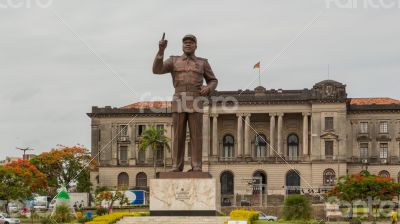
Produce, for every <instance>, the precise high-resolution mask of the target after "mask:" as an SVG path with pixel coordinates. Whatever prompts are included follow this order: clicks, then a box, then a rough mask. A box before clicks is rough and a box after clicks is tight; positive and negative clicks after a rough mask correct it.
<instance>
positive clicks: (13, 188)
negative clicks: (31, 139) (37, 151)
mask: <svg viewBox="0 0 400 224" xmlns="http://www.w3.org/2000/svg"><path fill="white" fill-rule="evenodd" d="M47 186H48V182H47V178H46V175H45V174H43V173H42V172H40V171H39V170H38V169H37V168H36V167H35V166H34V165H32V164H31V163H30V162H29V161H27V160H18V161H14V162H11V163H8V164H6V165H5V166H2V167H0V199H1V200H5V201H6V211H8V203H9V202H10V201H12V200H26V199H28V198H29V197H31V196H32V194H33V193H39V192H41V191H42V190H44V189H46V188H47Z"/></svg>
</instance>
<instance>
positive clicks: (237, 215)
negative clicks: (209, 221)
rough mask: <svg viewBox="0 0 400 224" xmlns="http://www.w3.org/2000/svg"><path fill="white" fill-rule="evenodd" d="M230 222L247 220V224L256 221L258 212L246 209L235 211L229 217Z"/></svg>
mask: <svg viewBox="0 0 400 224" xmlns="http://www.w3.org/2000/svg"><path fill="white" fill-rule="evenodd" d="M229 216H230V218H231V219H232V220H247V221H248V222H249V223H252V222H253V221H256V220H258V216H259V214H258V212H255V211H250V210H246V209H236V210H233V211H232V212H231V214H230V215H229Z"/></svg>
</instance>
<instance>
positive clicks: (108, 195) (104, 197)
mask: <svg viewBox="0 0 400 224" xmlns="http://www.w3.org/2000/svg"><path fill="white" fill-rule="evenodd" d="M102 201H107V202H108V203H109V207H108V211H109V212H110V210H112V208H113V206H114V203H115V202H116V201H119V204H120V205H126V204H128V203H129V202H128V198H127V197H125V194H124V192H122V191H103V192H100V193H99V194H98V195H97V196H96V203H97V205H99V206H101V202H102Z"/></svg>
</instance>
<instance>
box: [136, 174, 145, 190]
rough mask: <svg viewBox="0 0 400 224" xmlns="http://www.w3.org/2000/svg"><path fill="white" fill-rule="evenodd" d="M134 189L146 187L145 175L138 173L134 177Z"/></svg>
mask: <svg viewBox="0 0 400 224" xmlns="http://www.w3.org/2000/svg"><path fill="white" fill-rule="evenodd" d="M136 187H147V175H146V174H145V173H143V172H140V173H138V174H137V175H136Z"/></svg>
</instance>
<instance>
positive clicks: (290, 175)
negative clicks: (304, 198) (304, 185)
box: [286, 170, 300, 194]
mask: <svg viewBox="0 0 400 224" xmlns="http://www.w3.org/2000/svg"><path fill="white" fill-rule="evenodd" d="M286 193H287V194H300V174H299V171H297V170H290V171H289V172H287V174H286Z"/></svg>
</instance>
